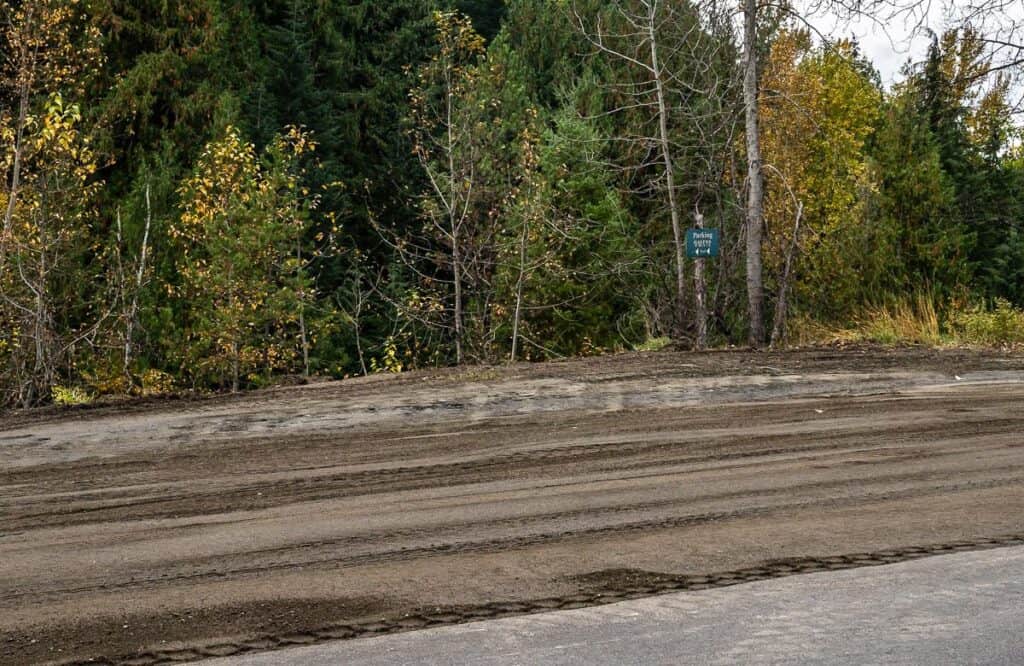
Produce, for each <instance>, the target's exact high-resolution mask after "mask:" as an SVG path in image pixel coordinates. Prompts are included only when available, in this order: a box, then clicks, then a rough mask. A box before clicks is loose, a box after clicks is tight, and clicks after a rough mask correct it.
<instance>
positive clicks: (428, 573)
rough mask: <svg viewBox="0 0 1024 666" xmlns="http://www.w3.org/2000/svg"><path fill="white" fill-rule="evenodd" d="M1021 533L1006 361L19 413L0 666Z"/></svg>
mask: <svg viewBox="0 0 1024 666" xmlns="http://www.w3.org/2000/svg"><path fill="white" fill-rule="evenodd" d="M1021 539H1024V356H1022V355H1014V354H1008V353H996V352H977V351H962V350H951V351H931V350H922V349H904V350H882V349H872V348H858V349H847V350H839V349H816V350H805V351H793V352H781V353H771V354H753V353H748V352H739V351H735V352H710V353H700V354H697V353H674V352H662V353H647V354H624V355H618V356H610V357H602V358H594V359H581V360H573V361H566V362H559V363H550V364H545V365H527V364H523V365H517V366H514V367H510V368H470V369H464V370H447V371H431V372H418V373H409V374H406V375H401V376H387V377H384V376H374V377H370V378H365V379H357V380H349V381H345V382H333V383H324V384H315V385H310V386H302V387H292V388H286V389H276V390H269V391H263V392H259V393H253V394H247V395H242V396H223V397H214V398H208V399H201V400H166V401H151V402H148V403H146V402H143V403H131V404H125V405H112V406H105V407H104V406H101V407H96V408H91V409H78V410H56V409H51V410H43V411H37V412H15V413H8V414H5V415H3V416H0V663H3V664H30V663H46V662H56V663H66V662H79V661H86V660H89V659H92V660H93V661H92V663H139V664H150V663H154V664H155V663H172V662H174V661H184V660H188V659H193V658H202V657H206V656H213V655H217V654H230V653H233V652H239V651H246V650H259V649H271V648H274V647H278V646H281V645H288V644H297V643H304V642H315V641H318V640H325V639H329V638H334V637H338V638H344V637H350V636H353V635H366V634H368V633H375V632H378V633H379V632H385V631H394V630H400V629H403V628H416V627H417V626H424V625H425V624H429V620H430V618H435V619H437V621H439V622H448V621H452V622H454V621H464V620H470V619H474V618H479V617H486V616H493V615H495V614H509V613H516V612H528V611H530V610H533V609H536V608H537V604H539V603H540V601H538V600H543V603H545V604H548V605H549V606H552V607H570V606H571V605H573V604H585V603H592V602H595V600H598V599H600V598H603V597H607V598H618V597H617V595H618V596H622V595H623V594H625V592H624V591H628V593H629V594H632V595H634V596H635V594H638V593H639V594H643V593H645V591H647V592H650V593H653V592H656V591H658V590H659V589H668V588H667V587H665V586H670V585H673V584H674V585H677V586H678V585H684V586H685V584H689V585H693V584H698V583H699V584H703V583H702V581H705V580H708V579H707V576H708V575H709V574H715V575H719V578H716V579H715V580H724V578H722V575H723V574H722V572H740V571H769V574H770V575H779V574H778V573H777V572H779V571H782V572H786V571H792V572H793V573H799V571H801V570H803V569H801V567H807V566H811V565H808V564H806V563H807V562H812V563H825V564H827V563H828V562H830V561H833V560H834V561H836V562H840V564H842V562H846V564H847V565H851V566H852V565H855V564H856V563H857V562H858V560H857V557H854V556H852V555H851V554H861V555H864V554H872V553H874V554H879V553H882V554H885V553H887V552H888V553H890V554H891V553H892V552H896V551H898V552H900V553H917V552H918V551H920V553H921V554H926V553H927V552H933V551H934V550H935V549H936V548H938V549H941V548H960V549H963V548H972V547H991V546H992V545H999V544H1002V543H1009V542H1014V541H1016V540H1021ZM918 547H923V548H922V549H919V548H918ZM929 549H931V550H929ZM843 557H845V558H846V559H845V560H843V559H842V558H843ZM858 557H859V555H858ZM830 558H831V559H830ZM836 558H840V559H836ZM801 563H805V564H801ZM814 566H818V565H814ZM837 566H838V565H837ZM772 567H775V568H774V569H772ZM772 571H774V572H776V573H771V572H772ZM769 574H765V575H769ZM758 575H760V574H758ZM740 578H742V576H740V577H737V576H736V575H733V576H732V577H731V578H728V580H732V581H733V582H742V581H741V580H740ZM734 579H735V580H734ZM659 581H660V582H659ZM665 581H669V582H668V583H666V582H665ZM673 581H674V582H673ZM679 581H683V583H680V582H679ZM686 581H689V582H688V583H687V582H686ZM694 581H697V583H694ZM659 585H661V587H659ZM481 609H491V610H481ZM424 618H426V619H424Z"/></svg>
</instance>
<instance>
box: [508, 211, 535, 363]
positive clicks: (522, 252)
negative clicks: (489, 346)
mask: <svg viewBox="0 0 1024 666" xmlns="http://www.w3.org/2000/svg"><path fill="white" fill-rule="evenodd" d="M529 232H530V225H529V223H528V222H527V221H526V220H525V219H524V220H523V233H522V235H521V236H520V238H519V279H518V280H516V311H515V315H514V316H513V318H512V353H511V355H510V356H509V362H510V363H515V362H516V352H517V351H518V344H519V318H520V316H521V314H522V309H523V283H524V282H525V281H526V241H527V237H528V235H529Z"/></svg>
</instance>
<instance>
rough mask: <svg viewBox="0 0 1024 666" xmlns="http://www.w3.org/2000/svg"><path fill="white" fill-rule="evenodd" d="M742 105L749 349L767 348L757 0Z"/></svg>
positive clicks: (747, 25)
mask: <svg viewBox="0 0 1024 666" xmlns="http://www.w3.org/2000/svg"><path fill="white" fill-rule="evenodd" d="M743 23H744V72H743V103H744V106H745V107H746V135H747V181H748V182H747V188H748V190H747V228H746V231H747V304H748V316H749V318H750V335H749V338H748V340H749V343H750V346H751V347H753V348H755V349H759V348H760V347H761V346H762V345H763V344H764V282H763V276H762V270H763V269H762V262H761V244H762V242H761V238H762V233H763V227H764V174H763V173H762V171H761V133H760V132H761V130H760V126H759V120H758V99H757V97H758V76H757V0H744V3H743Z"/></svg>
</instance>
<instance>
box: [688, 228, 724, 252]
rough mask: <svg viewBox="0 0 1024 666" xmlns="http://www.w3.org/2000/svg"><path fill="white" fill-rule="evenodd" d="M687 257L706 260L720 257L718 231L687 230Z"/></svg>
mask: <svg viewBox="0 0 1024 666" xmlns="http://www.w3.org/2000/svg"><path fill="white" fill-rule="evenodd" d="M686 256H687V257H689V258H690V259H704V258H707V257H717V256H718V229H687V230H686Z"/></svg>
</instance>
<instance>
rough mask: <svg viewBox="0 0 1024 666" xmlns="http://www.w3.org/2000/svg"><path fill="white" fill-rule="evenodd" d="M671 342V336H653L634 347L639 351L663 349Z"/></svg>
mask: <svg viewBox="0 0 1024 666" xmlns="http://www.w3.org/2000/svg"><path fill="white" fill-rule="evenodd" d="M671 344H672V338H669V337H662V338H651V339H649V340H647V341H646V342H641V343H640V344H638V345H636V346H635V347H633V350H634V351H639V352H652V351H661V350H662V349H665V348H666V347H668V346H669V345H671Z"/></svg>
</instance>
